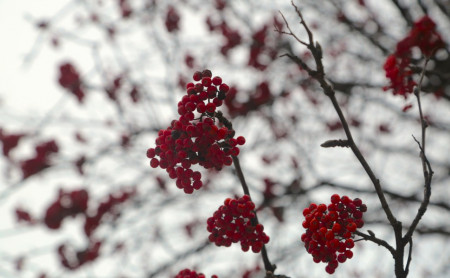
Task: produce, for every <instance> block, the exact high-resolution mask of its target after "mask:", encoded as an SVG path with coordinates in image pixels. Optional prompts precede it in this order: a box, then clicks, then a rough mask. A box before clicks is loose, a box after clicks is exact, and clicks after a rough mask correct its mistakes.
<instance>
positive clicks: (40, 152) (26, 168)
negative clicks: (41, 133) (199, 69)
mask: <svg viewBox="0 0 450 278" xmlns="http://www.w3.org/2000/svg"><path fill="white" fill-rule="evenodd" d="M58 151H59V147H58V144H57V143H56V141H55V140H49V141H46V142H42V143H40V144H38V145H36V147H35V155H34V157H32V158H29V159H27V160H24V161H21V162H20V168H21V169H22V174H23V178H24V179H26V178H28V177H30V176H32V175H34V174H36V173H38V172H40V171H42V170H44V169H45V168H48V167H50V166H51V159H50V158H51V157H52V155H53V154H54V153H57V152H58Z"/></svg>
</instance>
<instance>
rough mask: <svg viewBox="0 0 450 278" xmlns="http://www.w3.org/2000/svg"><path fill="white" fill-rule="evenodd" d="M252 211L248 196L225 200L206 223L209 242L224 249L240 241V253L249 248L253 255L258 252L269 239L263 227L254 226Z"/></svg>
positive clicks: (253, 205) (252, 204) (252, 205)
mask: <svg viewBox="0 0 450 278" xmlns="http://www.w3.org/2000/svg"><path fill="white" fill-rule="evenodd" d="M254 209H255V204H254V203H253V202H252V201H251V200H250V197H249V196H248V195H244V196H243V197H241V198H239V199H237V200H236V199H231V198H227V199H226V200H225V202H224V205H223V206H220V207H219V209H218V210H217V211H216V212H214V214H213V217H210V218H209V219H208V221H207V224H208V226H207V230H208V232H210V233H211V234H210V235H209V241H210V242H214V243H215V244H216V245H217V246H226V247H229V246H231V243H237V242H238V241H240V242H241V248H242V251H244V252H247V251H248V250H249V249H250V247H251V248H252V251H253V252H254V253H258V252H260V251H261V249H262V247H263V245H264V244H266V243H268V242H269V237H268V236H267V235H266V234H265V233H264V226H263V225H261V224H256V225H255V222H256V221H255V220H256V218H255V213H254V212H253V210H254Z"/></svg>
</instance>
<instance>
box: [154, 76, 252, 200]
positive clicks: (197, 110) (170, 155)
mask: <svg viewBox="0 0 450 278" xmlns="http://www.w3.org/2000/svg"><path fill="white" fill-rule="evenodd" d="M211 77H212V73H211V71H209V70H204V71H203V72H199V71H198V72H195V74H194V76H193V79H194V81H197V83H195V84H194V83H188V84H187V85H186V95H184V96H183V98H182V99H181V101H180V102H179V103H178V114H179V115H180V117H179V119H178V120H174V121H172V123H171V125H170V126H169V127H168V128H167V129H163V130H160V131H159V133H158V137H157V138H156V140H155V142H156V147H155V148H150V149H148V150H147V157H148V158H150V166H151V167H153V168H156V167H158V166H159V167H160V168H162V169H165V170H166V171H167V173H168V174H169V177H170V178H172V179H176V185H177V187H178V188H180V189H183V190H184V192H185V193H187V194H191V193H192V192H194V190H198V189H200V188H201V187H202V185H203V183H202V181H201V173H200V172H198V171H194V170H192V169H191V166H192V165H195V164H198V165H200V166H203V167H204V168H205V169H211V168H214V169H216V170H221V169H222V167H224V166H229V165H231V164H232V158H231V156H237V155H238V154H239V148H238V145H243V144H244V143H245V138H244V137H242V136H239V137H237V138H234V135H235V132H234V130H233V129H232V126H231V123H230V122H229V121H228V120H227V119H225V118H224V117H223V115H222V113H221V112H220V111H217V107H219V106H221V105H222V102H223V99H225V97H226V93H227V92H228V90H229V87H228V85H227V84H225V83H222V79H221V78H220V77H218V76H216V77H214V78H211Z"/></svg>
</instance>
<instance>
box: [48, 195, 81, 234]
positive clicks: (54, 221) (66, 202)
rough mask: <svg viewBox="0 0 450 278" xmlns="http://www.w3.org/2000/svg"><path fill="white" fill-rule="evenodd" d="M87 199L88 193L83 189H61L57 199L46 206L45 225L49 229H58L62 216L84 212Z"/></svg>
mask: <svg viewBox="0 0 450 278" xmlns="http://www.w3.org/2000/svg"><path fill="white" fill-rule="evenodd" d="M88 199H89V195H88V193H87V191H86V190H84V189H80V190H74V191H72V192H64V191H62V190H61V191H60V192H59V196H58V199H57V200H56V201H55V202H53V204H51V205H50V206H49V207H48V209H47V212H46V213H45V217H44V223H45V225H47V227H48V228H50V229H59V228H60V227H61V223H62V222H63V220H64V218H66V217H71V216H72V217H74V216H76V215H77V214H80V213H85V212H86V209H87V207H88Z"/></svg>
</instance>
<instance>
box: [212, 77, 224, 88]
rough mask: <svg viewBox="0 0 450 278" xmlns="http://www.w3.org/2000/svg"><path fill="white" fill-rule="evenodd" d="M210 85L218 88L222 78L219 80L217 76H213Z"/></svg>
mask: <svg viewBox="0 0 450 278" xmlns="http://www.w3.org/2000/svg"><path fill="white" fill-rule="evenodd" d="M212 83H213V84H214V85H216V86H219V85H220V84H222V78H220V77H219V76H215V77H214V78H213V79H212Z"/></svg>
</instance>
